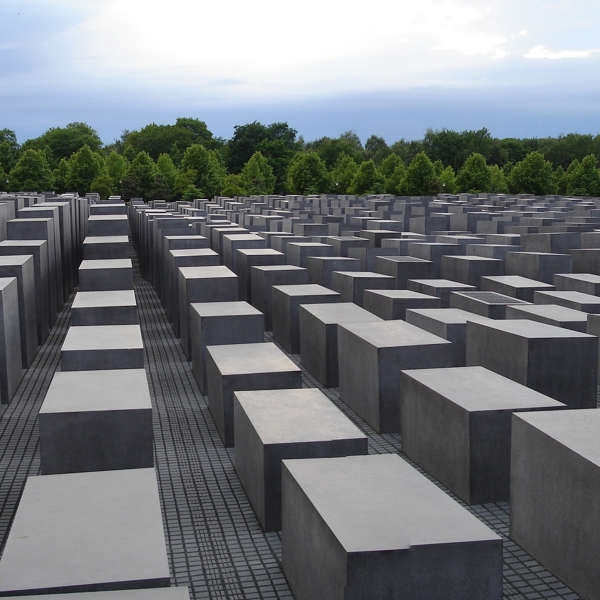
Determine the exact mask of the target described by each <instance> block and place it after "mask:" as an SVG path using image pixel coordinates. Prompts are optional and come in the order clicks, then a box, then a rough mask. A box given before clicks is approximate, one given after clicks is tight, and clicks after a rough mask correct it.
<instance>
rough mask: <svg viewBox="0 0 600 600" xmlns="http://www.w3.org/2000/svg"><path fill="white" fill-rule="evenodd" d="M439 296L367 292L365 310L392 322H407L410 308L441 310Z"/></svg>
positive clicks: (403, 291)
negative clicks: (407, 311) (398, 320)
mask: <svg viewBox="0 0 600 600" xmlns="http://www.w3.org/2000/svg"><path fill="white" fill-rule="evenodd" d="M441 307H442V301H441V300H440V298H438V297H437V296H428V295H427V294H420V293H419V292H411V291H410V290H365V295H364V308H365V310H368V311H369V312H372V313H373V314H374V315H377V316H378V317H381V318H382V319H385V320H386V321H391V320H394V319H402V320H406V310H407V309H409V308H441Z"/></svg>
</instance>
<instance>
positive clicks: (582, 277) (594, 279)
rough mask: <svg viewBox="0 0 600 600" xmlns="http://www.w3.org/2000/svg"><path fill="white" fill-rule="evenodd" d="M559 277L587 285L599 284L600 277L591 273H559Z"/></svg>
mask: <svg viewBox="0 0 600 600" xmlns="http://www.w3.org/2000/svg"><path fill="white" fill-rule="evenodd" d="M560 277H566V278H568V279H574V280H575V281H586V282H588V283H600V275H593V274H592V273H565V274H562V273H561V274H560Z"/></svg>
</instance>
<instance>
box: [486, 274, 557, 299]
mask: <svg viewBox="0 0 600 600" xmlns="http://www.w3.org/2000/svg"><path fill="white" fill-rule="evenodd" d="M553 289H554V286H553V285H551V284H549V283H544V282H542V281H536V280H535V279H527V277H521V276H520V275H503V276H499V277H492V276H486V277H482V278H481V291H482V292H496V293H497V294H503V295H504V296H511V297H512V298H516V299H517V300H524V301H525V302H533V295H534V293H535V292H536V291H538V290H542V291H544V290H553Z"/></svg>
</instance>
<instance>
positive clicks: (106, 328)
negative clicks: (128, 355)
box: [62, 325, 144, 351]
mask: <svg viewBox="0 0 600 600" xmlns="http://www.w3.org/2000/svg"><path fill="white" fill-rule="evenodd" d="M143 347H144V344H143V342H142V330H141V329H140V326H139V325H91V326H84V327H69V331H67V335H66V337H65V341H64V342H63V345H62V350H63V351H76V350H117V349H122V348H143Z"/></svg>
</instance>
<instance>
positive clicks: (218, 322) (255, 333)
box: [190, 302, 265, 394]
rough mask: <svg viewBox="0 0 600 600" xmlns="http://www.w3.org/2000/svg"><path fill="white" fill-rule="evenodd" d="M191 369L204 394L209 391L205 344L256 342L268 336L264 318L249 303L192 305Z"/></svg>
mask: <svg viewBox="0 0 600 600" xmlns="http://www.w3.org/2000/svg"><path fill="white" fill-rule="evenodd" d="M190 327H191V342H192V371H193V373H194V377H195V378H196V381H197V382H198V387H199V388H200V391H201V392H202V393H203V394H206V393H207V391H208V385H207V375H206V347H207V346H219V345H227V344H253V343H260V342H263V341H264V339H265V317H264V315H263V314H262V313H261V312H260V311H259V310H257V309H256V308H254V307H253V306H251V305H250V304H248V303H247V302H204V303H200V302H195V303H192V304H191V305H190Z"/></svg>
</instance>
